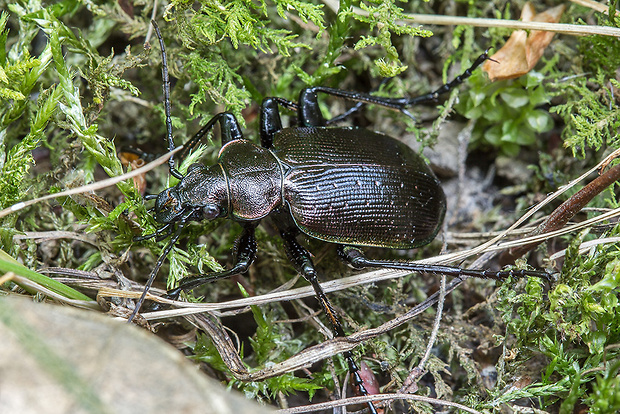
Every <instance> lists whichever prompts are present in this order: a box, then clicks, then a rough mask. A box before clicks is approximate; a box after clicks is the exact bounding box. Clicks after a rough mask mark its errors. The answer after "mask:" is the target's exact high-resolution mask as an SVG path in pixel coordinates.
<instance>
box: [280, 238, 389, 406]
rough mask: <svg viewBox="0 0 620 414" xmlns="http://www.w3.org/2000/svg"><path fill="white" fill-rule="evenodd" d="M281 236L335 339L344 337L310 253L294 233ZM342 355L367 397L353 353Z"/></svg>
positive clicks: (291, 259)
mask: <svg viewBox="0 0 620 414" xmlns="http://www.w3.org/2000/svg"><path fill="white" fill-rule="evenodd" d="M281 236H282V239H283V240H284V250H285V251H286V254H287V256H288V258H289V260H290V261H291V262H292V263H293V266H295V269H297V271H298V272H299V273H301V275H302V276H303V277H304V278H305V279H306V280H307V281H308V282H310V284H311V285H312V288H313V289H314V293H315V295H316V298H317V299H318V301H319V303H320V304H321V307H322V308H323V311H324V312H325V314H326V315H327V318H328V319H329V322H330V324H331V326H332V330H333V331H334V334H335V335H336V336H337V337H345V336H346V335H345V333H344V329H343V328H342V324H341V323H340V319H339V318H338V316H337V315H336V312H335V310H334V307H333V306H332V304H331V302H330V301H329V299H327V295H325V292H324V291H323V288H322V287H321V285H320V284H319V280H318V278H317V273H316V270H315V268H314V263H312V259H311V257H310V252H308V250H306V249H305V248H304V247H303V246H302V245H301V244H299V243H298V242H297V240H296V239H295V236H296V233H293V232H285V231H283V232H282V233H281ZM342 355H343V356H344V358H345V360H346V361H347V365H348V367H349V373H350V374H351V376H352V377H353V382H354V384H355V386H357V387H358V389H359V391H360V394H362V395H369V394H368V391H367V390H366V387H364V381H363V380H362V377H361V375H360V370H359V367H358V366H357V364H356V363H355V360H354V359H353V353H352V352H351V351H346V352H343V354H342ZM368 409H369V410H370V412H371V413H373V414H376V413H377V411H376V410H375V406H374V405H373V404H372V402H368Z"/></svg>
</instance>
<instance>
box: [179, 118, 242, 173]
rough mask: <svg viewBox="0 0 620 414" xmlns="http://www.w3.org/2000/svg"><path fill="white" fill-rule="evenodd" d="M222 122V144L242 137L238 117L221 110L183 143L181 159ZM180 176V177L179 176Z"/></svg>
mask: <svg viewBox="0 0 620 414" xmlns="http://www.w3.org/2000/svg"><path fill="white" fill-rule="evenodd" d="M216 122H219V123H220V135H221V139H222V145H225V144H227V143H229V142H230V141H234V140H236V139H242V138H243V133H242V132H241V127H240V126H239V123H238V122H237V118H235V116H234V115H233V114H232V113H231V112H220V113H219V114H216V115H215V116H214V117H213V118H211V119H210V120H209V122H207V123H206V125H205V126H203V127H202V128H200V131H198V132H197V133H196V135H194V136H193V137H192V138H191V139H190V140H189V141H187V142H186V143H185V144H184V145H183V149H182V150H181V152H180V153H179V159H181V160H182V159H184V158H185V157H186V156H187V155H188V154H189V153H190V151H192V150H194V149H195V148H196V147H197V146H198V144H200V143H201V142H202V140H203V138H204V137H205V135H207V134H208V133H209V131H211V129H213V127H214V126H215V123H216ZM177 178H178V177H177Z"/></svg>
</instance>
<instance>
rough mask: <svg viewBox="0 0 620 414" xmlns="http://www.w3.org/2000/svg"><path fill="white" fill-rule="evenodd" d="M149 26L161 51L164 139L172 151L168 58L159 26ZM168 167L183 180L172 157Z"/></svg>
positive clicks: (175, 176) (154, 24)
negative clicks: (164, 114) (152, 29)
mask: <svg viewBox="0 0 620 414" xmlns="http://www.w3.org/2000/svg"><path fill="white" fill-rule="evenodd" d="M151 24H152V25H153V27H154V28H155V34H156V35H157V39H158V40H159V47H160V49H161V77H162V80H163V89H164V111H165V113H166V137H167V139H168V151H172V150H173V149H174V140H173V138H172V115H171V113H172V111H171V109H170V76H169V75H168V58H167V57H166V46H165V45H164V38H163V37H162V35H161V32H160V31H159V26H158V25H157V22H156V21H155V20H151ZM168 167H169V168H170V175H172V176H173V177H174V178H178V179H179V180H181V179H183V174H181V173H180V172H179V170H177V169H176V167H175V166H174V155H172V156H171V157H170V158H169V159H168Z"/></svg>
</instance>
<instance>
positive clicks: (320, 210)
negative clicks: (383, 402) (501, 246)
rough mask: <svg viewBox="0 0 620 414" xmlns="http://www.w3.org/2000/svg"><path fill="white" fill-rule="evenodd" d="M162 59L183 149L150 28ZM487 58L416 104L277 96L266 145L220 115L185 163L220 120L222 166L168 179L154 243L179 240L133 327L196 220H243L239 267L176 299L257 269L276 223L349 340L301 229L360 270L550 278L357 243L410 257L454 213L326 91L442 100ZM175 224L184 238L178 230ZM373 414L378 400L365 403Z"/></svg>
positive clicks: (310, 94) (434, 187)
mask: <svg viewBox="0 0 620 414" xmlns="http://www.w3.org/2000/svg"><path fill="white" fill-rule="evenodd" d="M153 25H154V26H155V30H156V33H157V36H158V38H159V42H160V46H161V51H162V76H163V79H164V82H163V83H164V87H163V90H164V105H165V112H166V127H167V141H168V146H169V149H170V150H173V149H174V142H173V138H172V126H171V121H170V119H171V115H170V81H169V77H168V70H167V62H166V54H165V48H164V42H163V39H162V37H161V34H160V32H159V29H158V28H157V25H156V24H155V22H153ZM486 59H488V55H487V53H486V52H485V53H483V54H482V55H480V56H479V57H478V58H477V59H476V61H475V62H474V63H473V65H472V66H471V67H470V68H469V69H467V70H466V71H465V72H463V74H461V75H460V76H458V77H456V78H455V79H454V80H452V81H451V82H449V83H447V84H445V85H443V86H441V87H440V88H438V89H437V90H435V91H434V92H431V93H428V94H426V95H422V96H419V97H414V98H407V97H402V98H386V97H377V96H373V95H371V94H367V93H360V92H350V91H345V90H340V89H333V88H328V87H320V86H318V87H310V88H306V89H304V90H303V91H302V92H301V94H300V96H299V102H298V103H295V102H291V101H287V100H285V99H282V98H277V97H270V98H266V99H264V100H263V102H262V105H261V109H260V120H259V124H260V127H259V128H260V131H259V132H260V143H261V145H260V146H259V145H256V144H254V143H252V142H250V141H248V140H245V139H244V137H243V134H242V132H241V128H240V126H239V124H238V122H237V120H236V119H235V116H234V115H233V114H231V113H229V112H223V113H219V114H217V115H215V116H214V117H213V118H212V119H211V120H210V121H209V122H208V123H207V124H206V125H205V126H204V127H202V128H201V130H200V131H199V132H198V133H197V134H196V135H195V136H194V137H193V138H192V139H191V140H190V141H189V142H188V143H187V145H185V147H184V149H183V150H182V151H181V155H180V156H181V157H182V156H183V155H185V154H187V153H188V152H189V151H190V150H191V149H193V148H194V147H195V146H196V145H197V144H198V143H199V142H200V141H201V140H202V139H203V138H204V136H205V135H207V134H208V132H209V131H210V130H211V129H212V128H213V127H214V126H215V124H216V123H219V124H220V128H221V140H222V148H221V150H220V152H219V156H218V161H217V163H216V164H215V165H213V166H205V165H202V164H193V165H191V166H190V167H189V168H188V170H187V173H186V175H183V174H181V173H180V172H179V171H178V170H177V169H176V167H175V162H174V158H173V157H171V158H170V160H169V169H170V174H171V175H173V176H174V177H176V178H178V179H179V180H180V182H179V183H178V184H177V185H175V186H174V187H171V188H168V189H166V190H164V191H162V192H161V193H160V194H159V195H157V196H147V199H152V198H155V208H154V210H155V220H156V221H157V222H159V223H161V224H163V226H162V227H161V228H159V229H158V230H157V231H156V232H155V233H153V234H149V235H145V236H141V237H138V238H136V239H137V240H144V239H148V238H151V237H158V238H165V237H167V236H171V238H170V242H169V244H168V245H167V247H166V248H165V249H164V251H163V253H162V255H161V256H160V258H159V260H158V261H157V264H156V265H155V268H154V269H153V271H152V272H151V274H150V276H149V279H148V281H147V284H146V287H145V289H144V292H143V295H142V297H141V298H140V300H139V301H138V303H137V305H136V308H135V310H134V313H133V314H132V315H131V317H130V320H131V319H132V318H133V317H134V316H135V315H136V314H137V312H138V311H139V309H140V306H141V304H142V302H143V301H144V298H145V296H146V292H147V291H148V289H149V288H150V286H151V284H152V282H153V280H154V278H155V276H156V274H157V272H158V271H159V268H160V267H161V265H162V263H163V261H164V259H165V257H166V256H167V254H168V253H169V252H170V250H171V249H172V246H174V244H175V243H176V242H177V240H178V239H179V237H180V235H181V231H182V229H183V228H184V226H186V225H187V223H188V222H190V221H192V220H213V219H216V218H219V217H226V218H229V219H231V220H235V221H237V222H239V223H241V225H242V227H243V231H242V234H241V236H240V237H239V239H238V241H237V250H236V258H237V259H236V263H235V264H234V265H233V266H232V267H231V268H230V269H228V270H225V271H222V272H216V273H209V274H205V275H199V276H197V277H191V278H186V279H183V280H181V283H180V285H179V287H177V288H175V289H172V290H170V291H169V292H168V294H167V296H168V297H169V298H173V299H176V298H178V296H179V294H180V293H181V292H182V291H188V290H192V289H194V288H196V287H197V286H200V285H202V284H204V283H207V282H212V281H214V280H217V279H222V278H226V277H229V276H232V275H235V274H240V273H244V272H246V271H247V270H248V268H249V266H250V265H251V264H252V262H253V261H254V258H255V255H256V240H255V236H254V231H255V229H256V227H257V226H258V224H259V222H260V221H261V220H262V219H263V218H265V217H268V216H269V217H270V218H272V220H273V222H274V224H275V225H276V227H277V228H278V230H279V232H280V236H281V237H282V239H283V241H284V248H285V250H286V254H287V256H288V258H289V259H290V261H291V262H292V264H293V266H294V267H295V269H296V270H297V271H298V272H299V273H300V274H301V275H302V276H303V277H304V278H305V279H306V280H307V281H308V282H309V283H310V284H311V285H312V287H313V289H314V291H315V295H316V297H317V299H318V301H319V303H320V305H321V307H322V309H323V311H324V312H325V314H326V315H327V317H328V319H329V322H330V324H331V327H332V329H333V331H334V333H335V335H336V336H345V333H344V330H343V327H342V324H341V323H340V321H339V319H338V317H337V316H336V313H335V311H334V309H333V307H332V305H331V303H330V301H329V299H328V298H327V296H326V295H325V293H324V292H323V289H322V288H321V285H320V283H319V281H318V278H317V272H316V270H315V268H314V264H313V262H312V258H311V254H310V253H309V252H308V250H306V248H304V247H303V246H302V245H301V244H300V243H299V242H298V241H297V239H296V238H297V236H298V235H299V234H301V233H303V234H305V235H307V236H310V237H312V238H315V239H319V240H323V241H325V242H330V243H335V244H336V245H337V249H338V254H339V256H340V257H341V258H342V259H343V260H344V261H345V262H347V263H349V264H350V265H351V266H352V267H354V268H356V269H363V268H366V267H379V268H391V269H402V270H408V271H416V272H424V273H434V274H446V275H449V276H457V277H458V276H473V277H482V278H493V279H504V278H506V277H508V276H518V277H522V276H528V275H530V276H536V277H546V275H547V274H546V273H545V272H542V271H531V270H506V271H490V270H472V269H461V268H459V267H452V266H440V265H424V264H416V263H410V262H401V261H388V260H374V259H369V258H367V257H366V256H365V255H364V253H363V252H362V251H361V250H360V247H367V246H376V247H384V248H391V249H411V248H414V247H418V246H421V245H424V244H427V243H429V242H430V241H431V240H432V239H433V238H434V237H435V235H436V234H437V232H438V231H439V228H440V225H441V223H442V221H443V218H444V214H445V210H446V199H445V195H444V192H443V190H442V188H441V186H440V183H439V181H438V180H437V178H436V177H435V175H434V174H433V172H432V171H431V169H430V167H429V166H428V165H427V164H426V162H425V161H424V160H423V159H422V158H421V157H420V156H419V155H418V154H417V153H415V152H414V151H413V150H412V149H411V148H409V147H408V146H406V145H405V144H403V143H401V142H399V141H397V140H396V139H394V138H391V137H389V136H387V135H384V134H382V133H379V132H373V131H370V130H367V129H362V128H355V127H346V128H336V127H327V124H328V121H327V120H326V119H325V118H324V117H323V115H322V114H321V112H320V110H319V106H318V101H317V95H318V93H324V94H328V95H333V96H337V97H340V98H343V99H346V100H350V101H355V102H358V103H361V104H374V105H380V106H383V107H387V108H391V109H396V110H399V111H401V112H403V113H405V114H406V115H408V116H410V115H409V113H408V112H407V108H409V107H411V106H413V105H416V104H420V103H426V102H433V101H435V100H436V99H437V97H438V96H439V95H441V94H443V93H446V92H448V91H450V90H451V89H452V88H454V87H455V86H457V85H459V84H461V83H462V82H463V81H464V80H465V79H466V78H468V77H469V76H470V75H471V73H472V71H473V70H475V69H476V68H477V67H478V66H479V65H480V64H482V62H484V61H485V60H486ZM280 107H283V108H286V109H289V110H292V111H295V112H296V113H297V118H298V126H295V127H287V128H283V127H282V123H281V120H280V113H279V109H280ZM175 226H176V230H175ZM344 357H345V359H346V361H347V364H348V367H349V371H350V372H351V375H352V377H353V381H354V383H355V385H356V386H357V387H358V388H359V391H360V392H361V394H362V395H367V392H366V390H365V388H364V384H363V381H362V379H361V377H360V375H359V369H358V367H357V364H356V363H355V361H354V359H353V356H352V353H351V352H346V353H344ZM368 407H369V409H370V411H371V412H373V413H375V412H376V411H375V408H374V406H373V404H372V403H369V404H368Z"/></svg>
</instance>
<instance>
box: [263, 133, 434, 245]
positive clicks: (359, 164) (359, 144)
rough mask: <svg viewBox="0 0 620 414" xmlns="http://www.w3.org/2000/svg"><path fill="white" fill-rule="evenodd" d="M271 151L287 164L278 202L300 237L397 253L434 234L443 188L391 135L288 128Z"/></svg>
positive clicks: (409, 150) (420, 162)
mask: <svg viewBox="0 0 620 414" xmlns="http://www.w3.org/2000/svg"><path fill="white" fill-rule="evenodd" d="M328 131H329V132H330V133H332V132H333V133H334V135H335V137H334V138H333V140H332V141H330V139H331V137H330V135H331V134H329V133H326V132H328ZM302 146H303V150H302ZM274 147H275V148H276V153H277V154H278V156H279V157H280V158H281V159H282V160H283V162H285V163H286V164H288V165H289V166H290V167H291V170H290V171H289V173H288V174H287V176H286V177H285V184H284V198H285V200H286V201H287V203H288V205H289V208H290V211H291V214H292V216H293V218H294V220H295V222H296V224H297V226H298V227H299V229H301V230H302V231H303V232H304V233H306V234H308V235H310V236H312V237H315V238H317V239H321V240H325V241H330V242H335V243H341V244H351V245H358V246H379V247H390V248H403V249H405V248H411V247H415V246H419V245H423V244H426V243H428V242H430V240H432V239H433V238H434V237H435V235H436V234H437V231H438V230H439V226H440V224H441V221H442V220H443V216H444V213H445V195H444V193H443V190H442V189H441V187H440V185H439V182H438V181H437V178H435V176H434V174H433V173H432V172H431V170H430V168H429V167H428V166H427V165H426V163H425V162H424V161H423V160H422V159H421V158H420V157H419V156H418V155H417V154H416V153H415V152H413V151H412V150H411V149H410V148H409V147H407V146H405V145H404V144H402V143H400V142H398V141H396V140H394V139H393V138H390V137H388V136H386V135H383V134H379V133H374V132H371V131H367V130H362V129H348V128H346V129H343V128H338V129H324V128H295V129H287V130H283V133H282V134H278V135H277V136H276V140H274ZM353 148H355V150H353Z"/></svg>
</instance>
